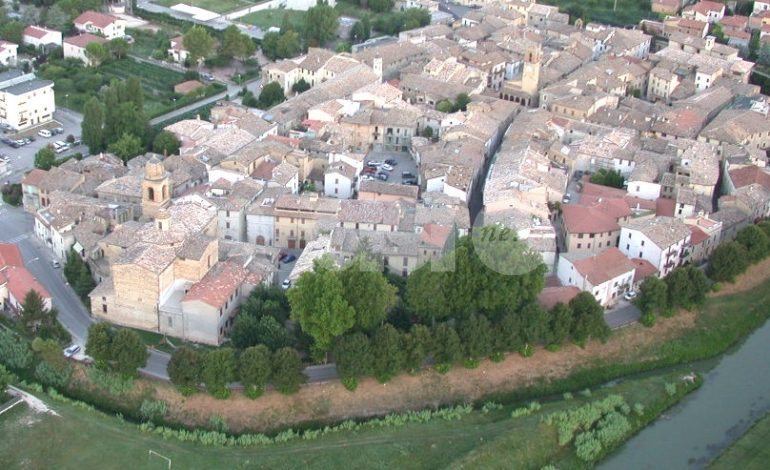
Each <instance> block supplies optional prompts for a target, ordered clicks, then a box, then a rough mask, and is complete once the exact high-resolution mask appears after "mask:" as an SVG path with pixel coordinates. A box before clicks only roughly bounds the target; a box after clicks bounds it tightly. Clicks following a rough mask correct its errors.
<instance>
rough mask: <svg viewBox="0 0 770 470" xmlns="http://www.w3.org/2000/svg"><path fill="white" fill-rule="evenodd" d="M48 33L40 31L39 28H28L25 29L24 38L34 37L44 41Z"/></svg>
mask: <svg viewBox="0 0 770 470" xmlns="http://www.w3.org/2000/svg"><path fill="white" fill-rule="evenodd" d="M46 34H48V31H46V30H44V29H40V28H38V27H37V26H27V27H26V28H24V36H32V37H33V38H38V39H42V38H43V37H45V35H46Z"/></svg>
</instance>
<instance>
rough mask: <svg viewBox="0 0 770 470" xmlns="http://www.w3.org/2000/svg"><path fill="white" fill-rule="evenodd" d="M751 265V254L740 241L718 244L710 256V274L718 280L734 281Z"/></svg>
mask: <svg viewBox="0 0 770 470" xmlns="http://www.w3.org/2000/svg"><path fill="white" fill-rule="evenodd" d="M748 267H749V254H748V253H747V251H746V248H745V247H744V246H743V245H741V244H740V243H738V242H734V241H732V242H726V243H722V244H721V245H719V246H717V247H716V249H714V251H713V252H712V253H711V256H709V264H708V275H709V277H711V279H713V280H715V281H717V282H733V281H734V280H735V277H736V276H738V275H739V274H742V273H743V272H744V271H746V268H748Z"/></svg>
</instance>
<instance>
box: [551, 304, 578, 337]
mask: <svg viewBox="0 0 770 470" xmlns="http://www.w3.org/2000/svg"><path fill="white" fill-rule="evenodd" d="M549 317H550V319H549V321H548V331H547V333H546V335H545V336H546V337H545V341H546V343H548V344H549V345H553V346H560V345H561V344H562V343H564V341H565V340H566V339H567V337H568V336H569V333H570V331H572V322H573V317H572V310H570V308H569V305H567V304H563V303H561V302H559V303H557V304H556V305H555V306H554V307H553V308H552V309H551V311H550V313H549Z"/></svg>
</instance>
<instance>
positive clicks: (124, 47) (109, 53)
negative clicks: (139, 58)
mask: <svg viewBox="0 0 770 470" xmlns="http://www.w3.org/2000/svg"><path fill="white" fill-rule="evenodd" d="M130 48H131V45H130V44H128V41H126V40H125V39H123V38H115V39H112V40H110V41H109V42H106V43H104V44H102V43H99V42H92V43H90V44H88V45H87V46H86V56H87V57H88V58H89V59H90V60H91V62H92V63H93V64H94V65H99V64H101V63H102V62H104V61H105V60H108V59H112V58H115V59H118V60H120V59H123V58H125V57H126V55H128V50H129V49H130Z"/></svg>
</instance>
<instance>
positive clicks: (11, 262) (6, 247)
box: [0, 243, 24, 269]
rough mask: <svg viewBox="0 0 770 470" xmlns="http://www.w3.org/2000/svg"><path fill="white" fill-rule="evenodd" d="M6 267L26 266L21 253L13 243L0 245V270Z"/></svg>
mask: <svg viewBox="0 0 770 470" xmlns="http://www.w3.org/2000/svg"><path fill="white" fill-rule="evenodd" d="M6 266H24V260H23V258H22V257H21V251H19V247H18V246H17V245H15V244H13V243H0V269H3V268H4V267H6Z"/></svg>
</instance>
